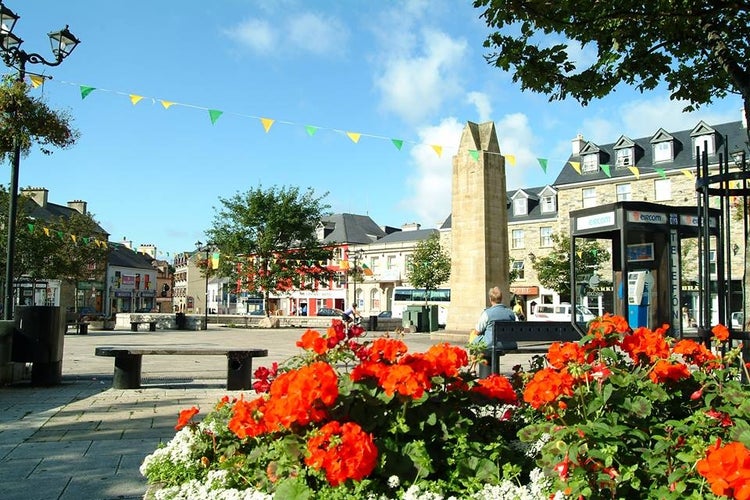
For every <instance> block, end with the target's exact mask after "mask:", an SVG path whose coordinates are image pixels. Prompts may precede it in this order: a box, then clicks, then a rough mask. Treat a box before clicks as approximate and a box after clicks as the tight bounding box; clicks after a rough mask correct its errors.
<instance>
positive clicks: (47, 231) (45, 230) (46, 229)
mask: <svg viewBox="0 0 750 500" xmlns="http://www.w3.org/2000/svg"><path fill="white" fill-rule="evenodd" d="M43 231H44V234H45V235H47V236H49V228H48V227H45V228H44V229H43Z"/></svg>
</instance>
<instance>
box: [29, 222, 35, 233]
mask: <svg viewBox="0 0 750 500" xmlns="http://www.w3.org/2000/svg"><path fill="white" fill-rule="evenodd" d="M28 228H29V232H30V233H33V232H34V224H29V225H28Z"/></svg>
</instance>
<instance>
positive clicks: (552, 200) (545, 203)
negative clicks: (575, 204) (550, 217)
mask: <svg viewBox="0 0 750 500" xmlns="http://www.w3.org/2000/svg"><path fill="white" fill-rule="evenodd" d="M556 211H557V198H556V196H555V195H547V196H543V197H542V213H543V214H549V213H554V212H556Z"/></svg>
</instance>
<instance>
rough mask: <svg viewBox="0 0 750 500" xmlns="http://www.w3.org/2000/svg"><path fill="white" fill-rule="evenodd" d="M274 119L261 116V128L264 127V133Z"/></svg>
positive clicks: (269, 128)
mask: <svg viewBox="0 0 750 500" xmlns="http://www.w3.org/2000/svg"><path fill="white" fill-rule="evenodd" d="M275 121H276V120H272V119H270V118H261V119H260V122H261V123H262V124H263V128H264V129H266V134H267V133H268V131H269V130H271V125H273V122H275Z"/></svg>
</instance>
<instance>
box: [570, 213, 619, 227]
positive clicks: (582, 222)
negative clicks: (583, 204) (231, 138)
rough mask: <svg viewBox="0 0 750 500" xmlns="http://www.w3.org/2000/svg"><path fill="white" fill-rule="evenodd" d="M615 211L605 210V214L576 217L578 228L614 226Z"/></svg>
mask: <svg viewBox="0 0 750 500" xmlns="http://www.w3.org/2000/svg"><path fill="white" fill-rule="evenodd" d="M614 225H615V213H614V212H605V213H603V214H596V215H587V216H585V217H578V218H577V219H576V229H578V230H582V229H594V228H597V227H605V226H614Z"/></svg>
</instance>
